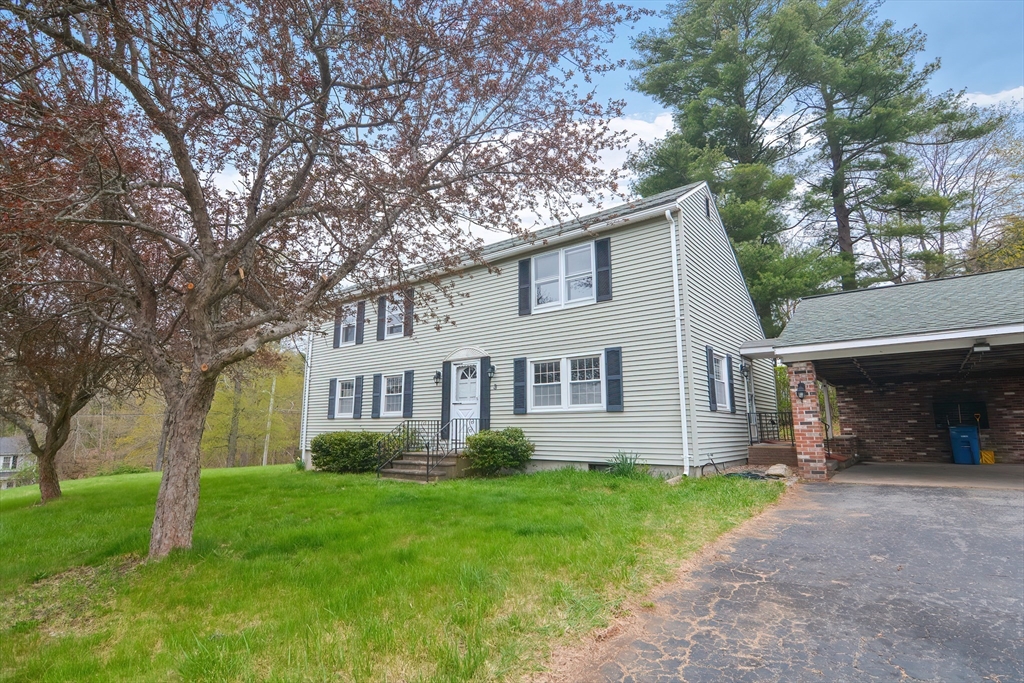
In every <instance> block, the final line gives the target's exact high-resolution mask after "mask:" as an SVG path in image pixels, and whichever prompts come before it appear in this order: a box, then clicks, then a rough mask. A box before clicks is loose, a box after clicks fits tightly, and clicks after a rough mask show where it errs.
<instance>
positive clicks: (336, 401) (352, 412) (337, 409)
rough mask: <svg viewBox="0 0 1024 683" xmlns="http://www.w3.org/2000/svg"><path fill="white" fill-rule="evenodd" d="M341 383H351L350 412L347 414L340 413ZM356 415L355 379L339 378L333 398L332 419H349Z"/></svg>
mask: <svg viewBox="0 0 1024 683" xmlns="http://www.w3.org/2000/svg"><path fill="white" fill-rule="evenodd" d="M343 382H351V383H352V396H351V399H352V410H350V411H348V413H343V412H341V398H342V396H341V385H342V383H343ZM355 413H356V378H355V377H339V378H338V388H337V395H336V396H335V397H334V417H347V418H351V417H352V416H353V415H355Z"/></svg>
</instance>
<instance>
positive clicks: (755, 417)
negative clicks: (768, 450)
mask: <svg viewBox="0 0 1024 683" xmlns="http://www.w3.org/2000/svg"><path fill="white" fill-rule="evenodd" d="M749 419H750V420H751V427H752V428H751V434H750V442H751V443H764V442H765V441H791V442H792V441H793V440H794V434H793V413H786V412H782V413H750V415H749ZM755 435H756V436H755Z"/></svg>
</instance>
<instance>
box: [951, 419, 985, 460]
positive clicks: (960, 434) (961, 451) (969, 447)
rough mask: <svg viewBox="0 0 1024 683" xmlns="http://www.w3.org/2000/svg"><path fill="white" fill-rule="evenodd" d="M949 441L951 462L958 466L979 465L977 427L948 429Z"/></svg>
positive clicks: (979, 454) (979, 451)
mask: <svg viewBox="0 0 1024 683" xmlns="http://www.w3.org/2000/svg"><path fill="white" fill-rule="evenodd" d="M949 440H950V443H951V444H952V446H953V462H955V463H956V464H958V465H978V464H980V463H981V442H980V441H979V440H978V428H977V427H975V426H974V425H961V426H959V427H950V428H949Z"/></svg>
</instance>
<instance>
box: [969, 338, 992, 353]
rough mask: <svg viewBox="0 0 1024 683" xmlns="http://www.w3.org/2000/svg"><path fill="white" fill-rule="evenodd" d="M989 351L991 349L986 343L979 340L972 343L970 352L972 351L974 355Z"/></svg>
mask: <svg viewBox="0 0 1024 683" xmlns="http://www.w3.org/2000/svg"><path fill="white" fill-rule="evenodd" d="M991 350H992V347H991V346H989V345H988V342H987V341H985V340H984V339H980V340H978V341H976V342H974V348H973V349H971V351H973V352H974V353H985V352H986V351H991Z"/></svg>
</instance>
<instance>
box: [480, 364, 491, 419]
mask: <svg viewBox="0 0 1024 683" xmlns="http://www.w3.org/2000/svg"><path fill="white" fill-rule="evenodd" d="M489 367H491V358H490V356H484V357H483V358H481V359H480V375H479V376H480V429H490V428H491V378H490V377H488V376H487V369H488V368H489Z"/></svg>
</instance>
